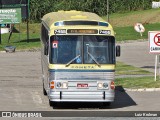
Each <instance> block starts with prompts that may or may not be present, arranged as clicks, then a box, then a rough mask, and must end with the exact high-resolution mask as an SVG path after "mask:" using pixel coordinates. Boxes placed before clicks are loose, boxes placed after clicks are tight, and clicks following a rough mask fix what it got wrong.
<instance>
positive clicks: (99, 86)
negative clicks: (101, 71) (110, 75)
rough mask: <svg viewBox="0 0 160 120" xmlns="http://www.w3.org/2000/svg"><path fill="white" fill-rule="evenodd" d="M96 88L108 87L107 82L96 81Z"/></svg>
mask: <svg viewBox="0 0 160 120" xmlns="http://www.w3.org/2000/svg"><path fill="white" fill-rule="evenodd" d="M97 88H98V89H108V83H107V82H98V83H97Z"/></svg>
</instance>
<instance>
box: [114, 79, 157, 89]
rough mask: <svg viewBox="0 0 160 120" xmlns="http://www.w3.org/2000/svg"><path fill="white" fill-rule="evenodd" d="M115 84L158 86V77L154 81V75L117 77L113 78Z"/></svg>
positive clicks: (124, 85)
mask: <svg viewBox="0 0 160 120" xmlns="http://www.w3.org/2000/svg"><path fill="white" fill-rule="evenodd" d="M115 85H116V86H123V88H133V89H135V88H136V89H137V88H138V89H139V88H160V79H159V80H157V81H154V77H138V78H137V77H132V78H117V79H116V80H115Z"/></svg>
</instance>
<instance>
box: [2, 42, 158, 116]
mask: <svg viewBox="0 0 160 120" xmlns="http://www.w3.org/2000/svg"><path fill="white" fill-rule="evenodd" d="M128 44H129V43H128ZM134 44H135V43H134ZM139 45H141V44H137V45H136V46H139ZM123 46H125V45H122V52H123V49H124V48H123ZM131 46H132V45H131ZM127 47H129V46H128V45H127ZM129 49H131V52H132V57H133V54H134V52H133V51H135V52H136V50H137V51H139V50H138V49H136V50H135V49H134V47H133V48H132V47H129ZM140 49H141V50H140V51H143V48H142V47H140ZM146 52H147V51H146ZM138 56H142V55H140V53H139V52H138V55H136V57H133V58H135V60H136V59H139V60H140V59H141V58H139V57H138ZM122 57H125V55H124V53H122ZM126 57H127V55H126ZM129 58H130V57H128V59H129ZM119 60H122V61H123V59H122V58H120V59H119ZM145 60H146V59H145ZM140 61H141V60H140ZM142 61H143V60H142ZM124 62H125V61H124ZM126 62H127V61H126ZM143 62H144V61H143ZM149 62H150V61H148V63H149ZM127 63H132V62H129V60H128V62H127ZM139 65H142V64H139ZM142 66H147V65H142ZM148 66H152V64H149V65H148ZM159 94H160V92H158V91H157V92H145V91H144V92H131V91H130V92H129V91H123V88H121V87H119V86H118V87H117V88H116V97H115V102H114V103H113V104H112V105H111V107H105V108H104V107H102V104H100V103H97V104H95V103H62V104H59V105H58V106H56V107H54V108H52V107H49V104H48V98H47V97H46V96H44V95H43V94H42V81H41V62H40V52H15V53H0V111H54V112H55V111H61V112H62V111H63V112H65V111H68V112H69V114H72V112H73V111H74V112H75V113H74V115H75V116H76V115H77V116H81V115H82V113H83V112H82V111H86V113H85V114H87V115H88V116H96V115H97V116H99V115H101V114H103V115H104V116H105V112H106V111H160V107H159V106H160V102H159V101H160V97H159ZM95 112H96V113H95ZM64 114H65V113H64ZM61 116H63V114H61ZM82 116H83V115H82Z"/></svg>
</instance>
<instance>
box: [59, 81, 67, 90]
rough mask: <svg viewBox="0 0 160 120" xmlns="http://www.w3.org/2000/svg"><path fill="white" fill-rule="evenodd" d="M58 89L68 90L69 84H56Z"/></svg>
mask: <svg viewBox="0 0 160 120" xmlns="http://www.w3.org/2000/svg"><path fill="white" fill-rule="evenodd" d="M56 88H57V89H59V88H60V89H67V88H68V82H57V83H56Z"/></svg>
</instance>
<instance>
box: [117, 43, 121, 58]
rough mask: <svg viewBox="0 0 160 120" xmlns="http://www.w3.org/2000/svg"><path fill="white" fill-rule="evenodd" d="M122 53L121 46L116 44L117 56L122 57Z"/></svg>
mask: <svg viewBox="0 0 160 120" xmlns="http://www.w3.org/2000/svg"><path fill="white" fill-rule="evenodd" d="M120 55H121V46H120V45H117V46H116V57H120Z"/></svg>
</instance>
